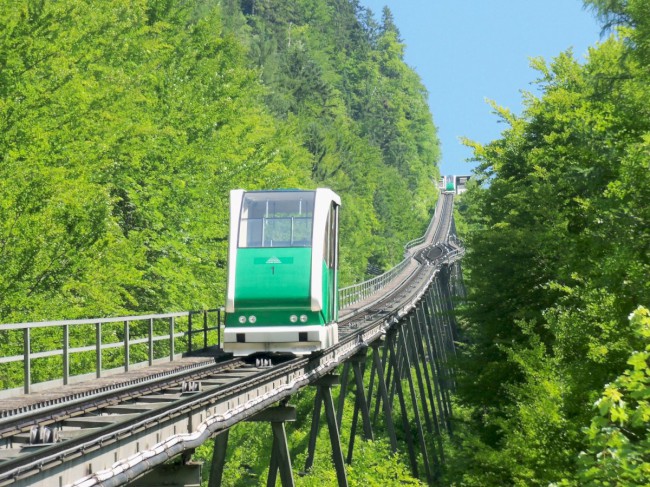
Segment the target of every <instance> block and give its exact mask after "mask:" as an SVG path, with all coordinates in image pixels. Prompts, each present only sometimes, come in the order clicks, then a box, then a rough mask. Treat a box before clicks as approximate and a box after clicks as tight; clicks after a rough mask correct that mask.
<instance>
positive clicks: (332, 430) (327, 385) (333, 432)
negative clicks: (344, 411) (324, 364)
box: [305, 375, 348, 487]
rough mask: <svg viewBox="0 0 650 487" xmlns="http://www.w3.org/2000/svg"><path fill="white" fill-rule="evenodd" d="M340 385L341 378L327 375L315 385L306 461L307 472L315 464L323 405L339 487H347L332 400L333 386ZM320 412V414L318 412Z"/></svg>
mask: <svg viewBox="0 0 650 487" xmlns="http://www.w3.org/2000/svg"><path fill="white" fill-rule="evenodd" d="M338 384H339V376H337V375H326V376H325V377H321V378H320V379H318V380H317V381H316V382H315V383H314V384H313V385H314V386H316V387H317V391H316V404H315V407H314V414H313V416H312V424H311V433H310V437H309V447H308V451H307V460H306V461H305V472H307V471H308V470H309V469H310V468H311V467H312V465H313V464H314V453H315V451H316V438H317V437H318V430H319V426H320V410H321V405H322V404H324V405H325V416H326V417H327V426H328V430H329V435H330V443H331V445H332V460H333V461H334V468H335V469H336V478H337V480H338V485H339V487H347V485H348V479H347V475H346V473H345V463H344V461H343V451H342V450H341V438H340V436H339V426H338V423H337V419H336V412H335V410H334V399H333V398H332V386H334V385H338ZM316 410H318V413H317V412H316Z"/></svg>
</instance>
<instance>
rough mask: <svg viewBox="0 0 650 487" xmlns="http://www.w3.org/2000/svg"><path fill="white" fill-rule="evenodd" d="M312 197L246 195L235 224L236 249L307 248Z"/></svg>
mask: <svg viewBox="0 0 650 487" xmlns="http://www.w3.org/2000/svg"><path fill="white" fill-rule="evenodd" d="M315 194H316V193H315V192H314V191H273V192H248V193H246V194H245V195H244V201H243V204H242V209H241V217H240V220H239V247H310V246H311V233H312V220H313V217H314V198H315Z"/></svg>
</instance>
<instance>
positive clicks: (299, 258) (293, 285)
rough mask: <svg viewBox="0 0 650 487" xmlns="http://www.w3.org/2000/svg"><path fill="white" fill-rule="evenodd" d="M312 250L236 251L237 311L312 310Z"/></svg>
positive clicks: (241, 249) (259, 249)
mask: <svg viewBox="0 0 650 487" xmlns="http://www.w3.org/2000/svg"><path fill="white" fill-rule="evenodd" d="M310 275H311V248H240V249H238V250H237V270H236V275H235V308H236V309H239V308H251V309H259V308H266V307H275V308H289V309H291V308H296V309H298V308H309V306H310V302H311V300H310V285H309V284H310V283H309V281H310Z"/></svg>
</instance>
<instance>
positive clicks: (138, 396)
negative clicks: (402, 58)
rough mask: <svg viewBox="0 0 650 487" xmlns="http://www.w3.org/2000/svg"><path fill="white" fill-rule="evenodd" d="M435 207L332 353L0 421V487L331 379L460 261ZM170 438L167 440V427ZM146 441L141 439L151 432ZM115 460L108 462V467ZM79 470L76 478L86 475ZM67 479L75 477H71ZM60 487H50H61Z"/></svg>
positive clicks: (222, 370)
mask: <svg viewBox="0 0 650 487" xmlns="http://www.w3.org/2000/svg"><path fill="white" fill-rule="evenodd" d="M443 198H444V200H443V201H442V206H441V210H440V213H439V217H438V218H439V220H438V222H437V224H436V225H434V226H433V227H432V230H431V233H432V235H429V236H428V238H426V239H425V241H426V242H428V243H427V244H423V245H421V246H419V247H417V248H415V249H414V252H413V255H412V257H413V260H415V261H416V262H417V263H418V265H414V266H412V268H407V269H406V270H405V271H404V272H403V274H402V275H400V276H398V277H397V278H396V279H395V281H396V282H395V283H394V285H393V286H392V289H391V290H390V292H388V293H385V294H384V293H382V294H381V295H380V296H378V297H377V298H376V299H374V300H370V301H369V302H368V303H366V304H365V305H363V306H359V307H358V309H357V311H356V312H354V313H353V314H351V315H349V316H347V317H346V318H345V319H343V320H341V321H340V323H339V333H340V342H339V344H338V345H336V346H334V347H331V348H330V349H327V350H325V351H323V352H321V353H319V354H316V355H313V356H309V357H302V358H293V359H288V358H287V357H280V358H279V359H280V360H279V362H280V363H278V361H276V362H275V363H274V364H273V366H272V367H269V366H259V365H256V364H252V363H247V362H246V361H245V360H241V359H235V360H229V361H226V362H222V363H218V364H210V365H203V366H197V367H192V368H190V369H189V370H184V371H181V372H176V373H175V374H172V375H168V376H164V377H156V378H152V379H150V380H147V381H141V382H138V383H134V384H125V385H122V386H120V387H119V388H117V387H116V388H111V389H110V390H99V391H93V392H92V393H88V394H87V395H84V396H83V397H72V398H63V399H58V400H57V403H56V404H51V403H43V404H38V405H34V406H33V407H31V408H30V410H28V411H24V410H16V411H14V412H13V413H9V414H6V415H5V417H4V418H2V419H0V442H1V443H0V486H4V485H12V484H16V483H21V482H24V481H28V483H27V484H24V485H29V482H30V481H31V480H30V479H32V480H36V479H37V478H39V473H42V472H43V471H44V470H47V469H48V468H55V467H59V468H60V467H61V466H62V465H64V464H66V462H70V461H73V460H75V459H78V458H79V457H80V456H83V455H87V454H89V453H90V452H93V451H97V450H99V449H102V448H105V447H106V446H107V445H111V444H115V445H116V448H118V445H119V444H121V443H122V442H124V440H125V438H126V437H127V436H129V435H135V434H140V433H142V432H143V431H145V430H147V429H148V428H152V427H153V426H156V425H157V426H158V427H162V425H165V424H168V423H169V424H171V423H172V422H173V421H174V418H177V417H179V416H181V415H189V418H190V424H189V425H188V431H192V429H193V427H194V425H193V424H192V422H193V420H194V419H193V418H195V417H196V412H197V411H201V413H200V415H199V416H198V418H199V421H200V422H201V425H202V428H199V430H200V434H198V433H197V434H198V436H197V434H194V435H192V434H189V435H186V437H184V438H183V439H182V443H183V447H182V448H183V450H187V449H189V448H192V445H193V444H195V443H196V442H198V443H197V444H200V443H201V442H203V441H205V439H207V437H210V436H211V435H214V434H215V432H218V431H219V430H222V429H224V428H227V427H229V426H231V425H232V424H234V423H236V422H238V421H240V420H242V419H245V418H246V417H249V416H250V415H252V414H254V413H255V412H257V411H260V410H262V409H264V408H266V407H268V406H269V405H271V404H273V403H276V402H277V401H278V400H282V399H283V398H287V397H289V396H290V395H291V394H293V393H294V392H295V390H297V389H299V388H301V387H304V386H305V385H307V384H308V383H309V382H312V381H314V380H316V379H317V378H319V377H321V376H323V375H325V374H327V373H329V372H331V371H332V370H333V369H334V368H335V367H336V366H337V365H338V364H339V363H341V362H342V361H344V360H346V359H347V357H349V356H351V355H353V354H354V353H356V352H357V351H358V350H359V349H360V347H363V346H366V345H367V344H368V343H371V342H372V341H374V340H376V339H377V338H379V337H380V336H382V335H383V334H384V333H385V330H386V329H387V328H388V327H390V326H392V325H393V324H394V323H396V322H397V321H398V320H399V319H400V318H401V317H402V316H403V315H405V314H406V313H407V312H408V311H409V309H410V307H411V306H413V305H414V303H415V302H417V300H418V299H419V298H420V297H421V296H422V293H423V292H424V290H425V289H426V288H427V286H428V284H429V283H430V282H431V281H432V279H433V278H434V276H435V273H436V272H437V271H438V269H439V267H440V264H441V263H442V262H444V261H445V260H447V261H448V260H449V259H450V258H454V257H455V256H456V255H458V253H459V252H460V251H459V250H458V249H455V248H454V247H452V246H450V245H448V244H446V240H447V236H448V234H449V230H450V225H451V220H452V216H451V215H452V213H451V205H452V204H453V199H452V196H451V195H444V194H443ZM222 411H223V412H222ZM219 412H222V413H221V414H219ZM203 425H205V427H203ZM194 429H196V427H194ZM173 431H174V432H176V426H174V429H173ZM148 434H149V437H151V434H152V433H148ZM162 438H164V437H162V436H160V434H159V435H158V436H156V437H155V439H152V440H151V442H152V443H155V444H162V445H163V446H164V445H166V444H167V443H168V442H169V440H167V443H166V442H165V441H162V443H161V439H162ZM154 440H157V441H154ZM175 444H176V443H175ZM167 448H168V449H170V451H171V450H172V449H173V447H172V445H171V444H169V445H168V446H167V447H164V448H163V449H167ZM137 449H138V450H139V449H140V447H139V445H138V448H137ZM120 458H121V457H120ZM117 460H118V455H117V453H116V454H115V458H114V461H115V462H117ZM110 463H113V462H109V464H110ZM148 463H151V461H150V460H149V461H148ZM87 470H88V469H85V473H86V474H89V473H91V474H92V472H88V471H87ZM78 471H83V470H77V472H78ZM131 474H133V475H135V474H134V473H133V472H132V473H131ZM131 474H129V475H131ZM71 475H72V476H73V478H75V477H74V476H75V475H77V477H76V478H79V475H78V473H71ZM81 477H83V475H82V476H81ZM111 478H112V479H113V480H112V482H113V483H111V482H109V483H108V484H104V483H103V485H120V484H121V483H123V482H126V481H128V480H129V479H130V478H131V477H128V478H124V476H123V474H122V476H121V477H120V476H119V475H117V474H116V475H113V476H112V477H111ZM62 479H63V477H61V478H60V480H59V483H62V482H63V483H68V482H66V481H64V480H62ZM84 485H94V484H84Z"/></svg>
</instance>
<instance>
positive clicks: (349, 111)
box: [0, 0, 439, 323]
mask: <svg viewBox="0 0 650 487" xmlns="http://www.w3.org/2000/svg"><path fill="white" fill-rule="evenodd" d="M0 25H2V26H3V28H2V30H1V31H0V53H1V54H0V269H2V272H1V273H0V321H2V322H5V323H6V322H16V321H32V320H44V319H57V318H78V317H89V316H90V317H94V316H103V315H118V314H121V313H136V312H148V311H169V310H179V309H197V308H203V307H213V306H218V305H220V304H222V303H223V301H224V287H225V266H226V247H227V231H228V227H227V219H228V213H227V212H228V191H229V190H230V189H233V188H245V189H261V188H287V187H291V188H293V187H300V188H313V187H317V186H328V187H331V188H332V189H333V190H335V191H337V192H338V193H340V194H341V196H342V198H343V205H344V211H343V212H342V222H341V224H342V229H341V232H342V250H341V255H342V262H341V264H342V280H343V284H349V283H352V282H356V281H358V280H360V279H362V278H363V277H364V274H365V269H366V267H367V264H368V263H371V264H374V265H379V266H380V267H383V268H387V267H388V266H390V265H391V264H392V263H395V262H396V261H397V260H399V259H400V258H401V253H402V248H401V246H402V245H403V244H404V243H405V242H406V241H407V240H409V239H410V238H413V237H416V236H419V235H421V233H422V231H423V229H424V227H425V226H426V223H427V221H428V217H429V214H430V212H431V211H432V208H433V205H434V202H435V197H436V190H435V188H434V184H433V181H435V180H436V179H437V177H438V171H437V168H436V163H437V160H438V157H439V148H438V142H437V137H436V131H435V127H434V125H433V122H432V119H431V114H430V113H429V109H428V106H427V102H426V92H425V89H424V87H423V85H422V83H421V81H420V79H419V77H418V76H417V74H416V73H414V71H413V70H412V69H410V68H409V67H408V66H407V65H406V64H405V63H404V60H403V53H404V47H405V46H404V44H403V43H402V42H401V40H400V37H399V32H398V30H397V28H396V27H395V25H394V23H393V21H392V19H391V15H390V12H389V11H386V12H385V13H384V16H383V19H382V20H378V19H377V18H376V17H374V16H373V15H372V14H371V13H370V12H369V11H367V10H365V9H363V8H361V7H360V6H359V4H358V2H357V1H356V0H335V1H326V0H299V1H273V2H271V1H261V0H249V1H241V2H239V1H237V2H236V1H230V0H229V1H223V2H218V1H215V0H203V1H202V0H195V1H191V2H174V1H170V0H129V1H126V0H110V1H108V0H98V1H92V2H90V1H86V0H65V1H54V0H42V1H31V0H30V1H14V0H11V1H9V0H2V1H1V2H0Z"/></svg>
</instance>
